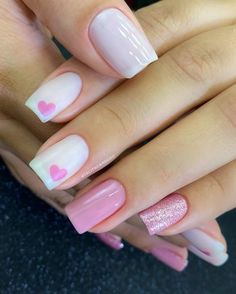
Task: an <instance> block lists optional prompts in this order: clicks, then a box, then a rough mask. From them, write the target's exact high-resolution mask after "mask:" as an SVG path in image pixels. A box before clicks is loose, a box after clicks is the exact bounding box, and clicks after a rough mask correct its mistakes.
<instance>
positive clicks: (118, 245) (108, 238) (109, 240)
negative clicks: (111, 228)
mask: <svg viewBox="0 0 236 294" xmlns="http://www.w3.org/2000/svg"><path fill="white" fill-rule="evenodd" d="M96 236H97V238H98V239H99V240H100V241H102V242H103V243H104V244H106V245H107V246H109V247H111V248H112V249H115V250H120V249H122V248H124V244H123V243H122V239H121V238H120V237H119V236H117V235H115V234H112V233H101V234H96Z"/></svg>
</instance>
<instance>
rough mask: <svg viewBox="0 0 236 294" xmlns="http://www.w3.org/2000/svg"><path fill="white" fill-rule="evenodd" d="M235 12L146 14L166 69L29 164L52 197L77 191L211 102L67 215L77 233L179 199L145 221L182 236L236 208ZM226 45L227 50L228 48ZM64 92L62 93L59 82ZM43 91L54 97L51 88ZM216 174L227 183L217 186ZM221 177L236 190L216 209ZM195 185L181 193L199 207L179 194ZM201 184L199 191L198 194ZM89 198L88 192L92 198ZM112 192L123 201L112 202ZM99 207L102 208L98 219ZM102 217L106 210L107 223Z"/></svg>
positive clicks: (103, 105)
mask: <svg viewBox="0 0 236 294" xmlns="http://www.w3.org/2000/svg"><path fill="white" fill-rule="evenodd" d="M234 6H235V2H234V1H217V3H216V2H214V4H212V2H211V1H209V2H206V1H191V2H189V1H178V2H177V1H162V2H161V3H159V4H156V5H154V6H152V7H149V8H146V9H144V10H141V11H140V12H138V13H137V16H138V18H139V20H140V22H141V23H142V24H143V27H144V28H146V29H147V28H148V27H149V31H148V30H146V31H147V34H148V35H149V37H150V39H151V40H152V44H153V45H154V47H155V48H156V49H157V51H158V53H159V55H160V56H161V58H160V60H159V61H158V62H156V63H155V64H153V65H152V66H150V67H149V68H148V69H147V70H146V71H145V72H144V73H142V74H140V75H139V76H138V77H136V78H135V79H134V80H132V81H129V82H126V83H124V84H123V85H122V86H121V87H119V88H117V89H116V90H115V91H113V92H112V93H111V94H110V95H107V96H106V97H105V98H103V99H102V100H100V101H99V102H98V103H96V104H95V105H94V106H92V107H91V108H89V109H88V110H86V111H84V112H83V113H82V114H81V115H79V116H78V117H76V118H75V119H74V120H73V121H72V122H70V123H68V124H67V125H66V127H64V128H63V129H61V130H60V131H59V132H58V133H57V134H55V135H54V136H53V137H52V138H50V140H48V142H47V143H46V144H45V145H44V146H43V147H42V148H41V149H40V154H38V156H37V157H36V158H35V159H34V160H33V162H31V166H32V167H33V168H34V170H35V171H36V172H37V173H38V174H39V176H40V177H41V178H42V179H43V181H44V182H45V184H46V185H47V186H48V188H50V189H52V188H55V187H58V186H60V187H59V188H60V189H65V188H69V187H72V186H73V185H75V184H76V183H78V182H80V181H81V180H82V179H84V178H86V177H87V176H88V175H91V174H93V173H94V172H95V171H97V170H101V169H102V168H103V167H105V166H106V165H108V164H109V163H111V162H112V161H113V160H114V159H116V158H117V157H118V156H119V155H120V154H121V153H122V152H124V151H125V150H126V149H128V148H129V147H130V146H132V145H135V144H137V143H139V142H141V141H143V140H144V139H147V138H150V137H152V136H154V135H155V134H157V133H158V132H160V131H163V129H164V128H166V127H167V126H169V125H170V124H171V123H174V122H175V121H176V119H177V118H180V117H181V116H182V115H183V114H186V113H188V112H189V111H190V110H192V109H193V108H195V107H198V106H200V105H201V104H202V103H204V102H207V101H208V100H210V99H211V101H210V102H209V103H206V104H205V105H204V106H203V107H201V108H199V109H198V110H196V111H195V112H194V113H192V114H190V115H188V116H187V117H186V118H185V119H183V120H181V121H179V122H177V123H176V124H175V125H174V126H172V127H170V128H168V129H167V130H166V131H164V132H163V133H162V134H161V135H159V136H158V137H156V138H154V139H152V140H151V141H150V142H149V143H148V144H146V145H145V146H143V147H141V148H139V150H138V151H136V152H134V153H133V154H131V155H128V156H127V157H125V158H124V159H122V160H121V161H119V162H118V163H117V164H115V165H114V166H112V167H111V168H110V169H108V170H107V171H106V172H104V173H103V174H102V175H100V176H99V177H98V178H96V180H95V181H93V182H92V183H91V184H90V185H89V186H88V187H86V189H85V190H84V191H82V192H81V193H80V194H79V197H78V199H77V200H75V201H73V202H72V203H71V204H70V205H69V206H68V207H67V212H68V214H69V217H70V219H71V220H72V222H73V223H74V225H75V227H76V228H77V230H78V231H79V232H81V233H82V232H85V231H87V230H89V229H91V228H93V230H92V231H93V232H103V231H107V230H111V229H113V228H114V227H116V226H117V225H119V224H120V223H121V222H122V221H124V220H126V219H128V218H129V217H131V216H132V215H134V214H135V213H137V212H139V211H141V210H143V209H146V208H148V207H149V206H151V205H154V204H155V203H157V202H158V201H160V200H161V199H162V198H163V197H165V196H166V195H168V194H170V193H173V192H175V191H177V192H176V193H177V194H174V195H173V194H172V195H171V196H169V197H168V198H165V199H164V200H163V201H162V202H160V203H159V204H157V206H154V207H152V209H151V210H147V211H145V212H142V213H141V217H142V219H143V220H144V221H145V223H146V224H147V225H148V229H149V232H150V233H151V234H155V233H159V234H160V233H162V234H170V232H171V234H174V233H179V232H183V231H184V229H183V227H185V229H187V228H188V229H192V228H194V227H196V226H197V224H202V223H204V221H207V220H208V219H209V220H210V219H212V218H213V217H215V216H217V215H219V214H220V213H223V212H224V211H226V210H228V209H230V208H233V207H234V206H235V200H234V199H233V197H231V195H232V194H233V191H234V189H232V190H231V188H234V187H233V182H232V181H231V179H230V177H229V174H230V175H231V177H233V176H232V175H233V167H234V161H233V160H234V159H235V154H234V149H235V148H234V147H235V146H234V144H235V140H234V136H233V134H234V126H233V124H232V123H231V121H233V118H234V111H233V109H234V107H231V106H232V105H234V104H233V101H234V100H233V98H232V97H234V94H233V93H234V91H235V88H234V87H231V86H232V84H233V83H234V76H235V74H234V69H235V64H234V61H235V57H234V54H233V49H234V42H233V41H232V40H234V33H235V28H234V25H232V23H233V22H234V19H235V13H234V11H235V9H234V8H235V7H234ZM186 7H187V8H188V9H187V8H186ZM186 11H187V13H186ZM189 11H191V13H189ZM205 11H211V14H206V13H205ZM219 12H220V13H219ZM196 15H197V16H198V17H195V16H196ZM167 16H168V17H167ZM186 24H188V25H186ZM150 27H151V29H150ZM232 36H233V37H232ZM154 37H155V38H154ZM222 43H224V44H226V45H225V46H224V47H223V48H222V46H221V44H222ZM72 61H73V60H72ZM70 66H71V67H70ZM70 66H69V67H67V70H66V71H67V72H73V71H76V69H75V68H76V66H74V63H73V65H70ZM218 69H220V70H218ZM77 71H78V72H79V69H77ZM166 77H168V80H167V79H166ZM180 77H181V78H180ZM46 85H47V88H46ZM83 85H84V86H85V85H86V80H84V81H83ZM49 86H50V84H49ZM56 88H57V91H58V93H60V91H61V89H60V85H58V83H57V87H56ZM40 91H43V92H41V93H44V91H45V92H47V93H50V91H51V92H54V91H55V90H54V88H50V87H48V84H45V85H44V87H43V89H42V88H41V89H40ZM221 92H222V93H221ZM219 93H221V95H219ZM36 94H37V95H33V96H32V97H31V98H30V99H31V100H30V103H33V102H32V101H33V100H32V99H35V100H36V101H37V99H38V93H37V92H36ZM77 96H78V94H77ZM77 96H76V97H77ZM129 97H130V99H129ZM131 98H132V99H131ZM144 98H145V99H144ZM173 98H175V99H174V100H173ZM80 99H81V100H80V101H81V103H84V102H83V99H82V98H81V97H80ZM92 100H93V101H97V99H92ZM78 101H79V100H78ZM28 106H29V105H28ZM88 106H89V105H87V107H88ZM30 107H31V108H32V109H33V107H32V106H30ZM85 108H86V107H84V108H83V110H84V109H85ZM34 110H35V109H34ZM77 111H78V109H77ZM35 112H36V111H35ZM111 119H112V124H111V123H110V122H111ZM216 120H217V123H216ZM91 122H93V124H91ZM72 134H73V136H71V135H72ZM225 151H226V152H225ZM202 158H204V160H202ZM227 164H228V165H227ZM219 168H221V169H219ZM216 170H217V171H216ZM207 174H209V175H208V176H206V175H207ZM216 174H217V175H220V177H218V176H217V180H216ZM204 176H206V177H205V178H202V177H204ZM200 178H202V179H201V180H199V181H198V182H194V181H196V180H198V179H200ZM219 178H220V179H221V181H222V183H225V182H226V181H227V183H228V181H230V183H231V185H227V192H228V193H227V196H228V197H227V201H225V198H224V201H222V202H221V205H215V206H214V207H213V208H212V206H213V203H212V198H213V197H215V198H214V199H217V200H218V201H220V199H223V197H222V192H223V191H222V190H219V187H220V186H222V185H218V183H219ZM111 179H112V180H111ZM193 182H194V184H192V186H191V185H190V186H188V187H187V188H183V189H188V191H189V190H193V191H195V193H197V194H198V195H199V193H202V194H201V195H202V198H201V199H200V198H198V199H197V200H196V198H193V197H191V195H187V194H186V195H185V194H184V193H183V192H182V193H181V191H184V190H179V189H180V188H182V187H184V186H186V185H189V184H191V183H193ZM100 183H102V184H101V185H100ZM195 184H198V185H200V187H201V189H198V191H197V192H196V190H194V185H195ZM212 185H213V186H212ZM95 186H96V187H95ZM209 186H210V187H212V190H211V193H212V194H211V193H209V190H208V189H207V193H206V187H209ZM92 187H93V188H92ZM94 187H95V188H94ZM189 187H190V188H189ZM191 187H192V189H191ZM229 187H230V191H229ZM91 188H92V190H90V189H91ZM214 189H215V190H214ZM113 190H114V191H113ZM86 191H87V192H88V191H89V192H88V193H86V194H84V192H86ZM204 191H205V193H203V192H204ZM215 191H217V192H218V193H215ZM219 191H220V192H221V193H219ZM113 192H114V195H116V197H107V195H110V194H112V195H113ZM107 193H108V194H107ZM81 194H83V197H80V196H81ZM182 194H183V195H182ZM97 195H100V196H102V197H101V198H100V201H101V203H100V202H99V203H97V202H96V201H94V202H93V201H92V200H93V199H96V197H97ZM183 196H184V197H183ZM103 197H104V198H103ZM87 199H89V203H90V205H89V206H87V204H86V203H87ZM108 200H110V202H109V201H108ZM214 202H215V203H217V201H214ZM209 204H210V205H209ZM100 205H101V207H102V208H103V209H100V210H99V209H98V208H100ZM160 208H162V209H160ZM177 208H178V209H177ZM118 209H119V211H118ZM94 211H96V212H97V211H101V215H99V214H98V213H96V214H95V213H93V212H94ZM160 211H161V212H163V211H164V213H162V214H161V213H160ZM176 211H177V212H178V213H175V212H176ZM115 212H116V213H115ZM168 212H170V213H169V214H168ZM200 212H201V213H200ZM153 216H154V217H153ZM152 217H153V218H152ZM155 217H156V218H157V217H158V223H157V219H156V218H155ZM150 218H151V222H150V221H149V222H148V220H150ZM152 220H153V221H152ZM180 220H182V221H181V222H180ZM177 222H179V223H178V225H176V226H174V224H176V223H177ZM99 223H101V224H99ZM98 224H99V225H98ZM157 224H158V225H157ZM96 225H97V226H96ZM94 226H96V227H94ZM170 226H172V227H171V228H169V227H170ZM181 226H182V227H181ZM168 228H169V231H168V230H167V229H168ZM163 230H165V232H164V231H163ZM188 238H190V237H189V236H188Z"/></svg>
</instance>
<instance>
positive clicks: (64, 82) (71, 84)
mask: <svg viewBox="0 0 236 294" xmlns="http://www.w3.org/2000/svg"><path fill="white" fill-rule="evenodd" d="M81 89H82V81H81V78H80V76H79V75H78V74H76V73H72V72H66V73H63V74H61V75H59V76H57V77H56V78H53V79H50V80H49V81H47V82H45V83H43V84H42V85H41V86H40V87H39V88H38V89H37V90H36V91H35V92H34V93H33V95H32V96H31V97H30V98H29V99H28V100H27V101H26V103H25V105H26V106H27V107H28V108H30V109H31V110H32V111H33V112H34V113H35V114H36V115H37V116H38V117H39V119H40V120H41V121H42V122H44V123H45V122H47V121H49V120H51V119H53V118H54V117H55V116H57V115H58V114H59V113H61V112H62V111H63V110H65V109H66V108H67V107H68V106H69V105H71V104H72V103H73V102H74V101H75V100H76V99H77V97H78V96H79V94H80V92H81Z"/></svg>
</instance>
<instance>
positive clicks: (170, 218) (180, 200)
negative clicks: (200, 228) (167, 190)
mask: <svg viewBox="0 0 236 294" xmlns="http://www.w3.org/2000/svg"><path fill="white" fill-rule="evenodd" d="M187 210H188V205H187V202H186V200H185V198H184V197H183V196H181V195H179V194H176V193H175V194H171V195H169V196H167V197H166V198H164V199H162V200H161V201H160V202H158V203H157V204H155V205H153V206H151V207H149V208H147V209H145V210H143V211H142V212H140V213H139V216H140V217H141V219H142V221H143V222H144V224H145V225H146V227H147V229H148V232H149V234H150V235H155V234H158V233H160V232H161V231H163V230H165V229H166V228H168V227H170V226H171V225H173V224H176V223H177V222H178V221H180V220H181V219H182V218H183V217H184V216H185V214H186V213H187Z"/></svg>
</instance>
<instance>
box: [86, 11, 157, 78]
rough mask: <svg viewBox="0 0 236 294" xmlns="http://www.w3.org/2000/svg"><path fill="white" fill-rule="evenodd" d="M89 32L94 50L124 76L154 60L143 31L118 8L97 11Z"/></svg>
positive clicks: (133, 72) (131, 74) (154, 57)
mask: <svg viewBox="0 0 236 294" xmlns="http://www.w3.org/2000/svg"><path fill="white" fill-rule="evenodd" d="M89 35H90V39H91V41H92V43H93V45H94V47H95V49H96V50H97V52H98V53H99V54H100V55H101V56H102V57H103V58H104V59H105V60H106V61H107V62H108V63H109V64H110V65H111V66H112V67H113V68H114V69H115V70H116V71H117V72H118V73H120V74H121V75H122V76H124V77H126V78H131V77H133V76H135V75H136V74H137V73H138V72H140V71H142V70H143V69H144V68H145V67H146V66H147V65H149V64H150V63H151V62H153V61H155V60H157V55H156V53H155V51H154V49H153V48H152V46H151V44H150V42H149V41H148V39H147V38H146V36H145V34H144V33H143V32H142V31H140V30H139V29H138V28H137V27H136V26H135V25H134V24H133V22H132V21H131V20H130V19H129V18H128V17H127V16H126V15H125V14H123V13H122V12H121V11H120V10H118V9H115V8H110V9H106V10H103V11H102V12H100V13H99V14H98V15H97V16H96V17H95V18H94V19H93V21H92V23H91V25H90V28H89Z"/></svg>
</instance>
